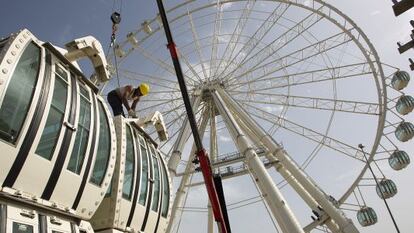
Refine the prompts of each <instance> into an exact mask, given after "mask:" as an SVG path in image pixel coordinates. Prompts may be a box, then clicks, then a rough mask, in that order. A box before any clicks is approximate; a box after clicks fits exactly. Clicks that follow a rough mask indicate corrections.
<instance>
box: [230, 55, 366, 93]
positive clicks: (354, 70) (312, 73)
mask: <svg viewBox="0 0 414 233" xmlns="http://www.w3.org/2000/svg"><path fill="white" fill-rule="evenodd" d="M368 74H372V70H371V67H370V66H369V63H367V62H361V63H354V64H348V65H342V66H336V67H328V68H324V69H317V70H309V71H303V72H297V73H291V74H285V75H279V76H272V77H268V78H264V79H261V80H257V81H252V80H249V81H245V82H238V83H237V84H235V85H233V86H231V87H230V88H229V89H232V90H233V89H237V88H239V87H242V86H244V85H251V84H258V83H260V82H264V83H265V84H266V87H265V88H260V89H255V91H264V90H270V89H275V88H285V87H291V86H298V85H304V84H311V83H317V82H324V81H333V80H338V79H345V78H353V77H364V75H368Z"/></svg>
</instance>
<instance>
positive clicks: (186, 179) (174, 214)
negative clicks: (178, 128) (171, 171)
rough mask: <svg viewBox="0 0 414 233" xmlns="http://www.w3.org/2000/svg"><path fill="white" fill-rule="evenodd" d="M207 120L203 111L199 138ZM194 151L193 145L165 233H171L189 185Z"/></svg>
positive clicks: (194, 146) (207, 116)
mask: <svg viewBox="0 0 414 233" xmlns="http://www.w3.org/2000/svg"><path fill="white" fill-rule="evenodd" d="M208 118H209V115H208V110H204V112H203V114H202V117H201V124H200V126H199V127H198V130H199V132H200V137H201V138H203V136H204V132H205V131H206V127H207V123H208ZM196 150H197V148H196V145H195V144H193V147H192V148H191V152H190V156H189V158H188V162H187V165H186V167H185V170H184V173H183V176H182V178H181V182H180V185H179V186H178V189H177V192H176V194H175V199H174V202H173V205H172V210H171V218H170V222H169V224H168V227H167V230H166V232H167V233H171V230H172V227H173V225H174V222H175V221H176V219H178V218H179V211H178V207H183V204H184V197H185V194H186V192H187V189H188V185H189V183H190V176H191V174H192V173H191V171H193V170H194V164H193V162H192V161H193V160H194V158H195V154H196Z"/></svg>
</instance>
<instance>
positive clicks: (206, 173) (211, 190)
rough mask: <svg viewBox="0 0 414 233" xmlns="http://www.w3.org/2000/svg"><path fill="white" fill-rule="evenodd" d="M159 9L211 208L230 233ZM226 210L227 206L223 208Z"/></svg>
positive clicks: (222, 228)
mask: <svg viewBox="0 0 414 233" xmlns="http://www.w3.org/2000/svg"><path fill="white" fill-rule="evenodd" d="M157 5H158V9H159V12H160V16H161V19H162V24H163V26H164V31H165V35H166V37H167V41H168V45H167V46H168V49H169V50H170V54H171V58H172V61H173V64H174V68H175V72H176V73H177V79H178V84H179V86H180V90H181V94H182V97H183V101H184V105H185V109H186V111H187V118H188V121H189V123H190V126H191V130H192V132H193V137H194V143H195V145H196V146H197V159H198V161H199V163H200V168H201V172H202V173H203V178H204V182H205V185H206V189H207V193H208V197H209V199H210V203H211V206H212V208H213V213H214V218H215V220H216V222H217V224H218V225H219V227H218V228H219V230H220V232H221V233H228V232H229V229H228V228H229V227H230V226H227V224H226V222H225V221H224V217H223V212H222V206H221V205H220V200H219V198H218V194H217V190H216V187H215V185H214V181H213V174H212V170H211V164H210V160H209V158H208V156H207V153H206V152H205V150H204V147H203V143H202V141H201V138H200V135H199V134H198V129H197V123H196V120H195V116H194V113H193V109H192V107H191V103H190V98H189V97H188V91H187V86H186V84H185V81H184V75H183V71H182V69H181V65H180V61H179V59H178V53H177V48H176V46H175V43H174V40H173V38H172V33H171V30H170V26H169V23H168V19H167V14H166V13H165V9H164V4H163V2H162V0H157ZM223 208H225V206H223Z"/></svg>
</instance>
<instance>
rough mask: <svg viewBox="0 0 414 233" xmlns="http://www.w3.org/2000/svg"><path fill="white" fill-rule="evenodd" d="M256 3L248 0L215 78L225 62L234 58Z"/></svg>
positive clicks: (217, 68) (253, 0) (214, 74)
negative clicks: (235, 50)
mask: <svg viewBox="0 0 414 233" xmlns="http://www.w3.org/2000/svg"><path fill="white" fill-rule="evenodd" d="M255 3H256V0H247V2H246V5H245V7H244V9H243V12H242V13H241V15H240V18H239V20H238V22H237V24H236V27H235V28H234V31H233V34H232V35H231V37H230V41H229V42H228V43H227V46H226V49H225V50H224V53H223V55H222V58H221V59H220V63H219V65H218V66H217V67H215V69H216V70H215V72H214V73H213V77H216V75H217V73H218V72H220V68H221V65H222V64H223V61H225V62H227V61H230V59H231V57H232V56H233V53H234V49H235V48H236V45H237V44H238V43H239V40H240V35H241V33H242V32H243V30H244V27H245V26H246V23H247V20H248V18H249V16H250V13H251V12H252V10H253V8H254V5H255ZM228 65H229V64H224V66H225V67H227V66H228Z"/></svg>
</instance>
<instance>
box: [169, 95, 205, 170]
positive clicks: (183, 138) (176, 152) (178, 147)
mask: <svg viewBox="0 0 414 233" xmlns="http://www.w3.org/2000/svg"><path fill="white" fill-rule="evenodd" d="M200 102H201V96H200V95H197V96H193V98H192V100H191V106H192V107H193V111H194V112H196V111H197V109H198V107H199V106H200ZM190 134H191V130H190V122H189V121H188V119H187V117H186V118H185V120H184V124H183V126H182V127H181V129H180V134H179V135H178V137H177V140H176V142H175V144H174V149H173V151H172V154H171V156H170V159H169V160H168V170H169V171H170V172H171V174H172V175H176V173H177V166H178V164H179V163H180V161H181V153H182V152H183V148H184V145H185V143H186V142H187V140H188V138H189V137H190Z"/></svg>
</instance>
